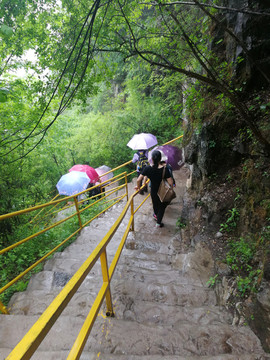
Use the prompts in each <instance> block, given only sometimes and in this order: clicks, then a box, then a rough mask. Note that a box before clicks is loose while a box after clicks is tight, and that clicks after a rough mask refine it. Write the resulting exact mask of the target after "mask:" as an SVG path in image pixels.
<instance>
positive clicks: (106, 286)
mask: <svg viewBox="0 0 270 360" xmlns="http://www.w3.org/2000/svg"><path fill="white" fill-rule="evenodd" d="M181 137H182V135H181V136H179V137H177V138H175V139H173V140H172V141H169V142H167V143H165V144H164V145H166V144H170V143H172V142H174V141H176V140H178V139H180V138H181ZM131 162H132V161H131V160H130V161H128V162H126V163H124V164H122V165H120V166H118V167H117V168H115V169H112V170H110V171H109V172H107V173H110V172H112V171H115V170H117V169H120V168H122V167H124V166H126V165H128V164H130V163H131ZM134 172H135V171H134ZM134 172H132V173H134ZM107 173H106V174H107ZM103 175H105V174H103ZM128 175H130V174H126V173H123V174H120V175H117V176H116V177H114V178H112V179H110V183H111V180H112V181H119V180H120V179H123V178H124V179H125V184H124V185H121V186H118V187H116V188H115V189H116V190H115V189H110V190H109V191H105V192H104V193H103V197H102V199H104V198H106V197H107V196H109V195H111V194H112V193H113V192H114V190H115V191H117V190H119V189H121V188H123V187H126V192H125V193H124V194H123V195H120V196H116V197H115V198H113V199H110V201H112V200H113V201H114V200H116V201H115V202H114V203H113V204H111V205H110V206H108V207H107V208H106V209H105V210H103V211H102V212H101V213H103V212H104V211H106V210H107V209H108V208H110V207H111V206H113V205H114V204H115V203H116V202H118V201H120V200H121V199H123V198H124V197H125V196H127V203H126V205H125V207H124V209H123V211H122V212H121V214H120V216H119V217H118V219H117V221H116V222H115V224H114V225H113V226H112V227H111V229H110V230H109V231H108V233H107V234H106V235H105V237H104V238H103V239H102V241H101V242H100V243H99V244H98V246H97V247H96V248H95V250H94V251H93V252H92V254H91V255H90V256H89V257H88V259H87V260H86V261H85V262H84V263H83V264H82V266H81V267H80V268H79V270H78V271H77V272H76V273H75V274H74V275H73V277H72V278H71V280H70V281H69V282H68V283H67V284H66V286H65V287H64V288H63V290H62V291H61V292H60V293H59V294H58V295H57V297H56V298H55V299H54V300H53V301H52V303H51V304H50V305H49V307H48V308H47V309H46V310H45V312H44V313H43V314H42V316H41V317H40V318H39V319H38V320H37V322H36V323H35V324H34V325H33V326H32V328H31V329H30V330H29V332H28V333H27V334H26V335H25V336H24V338H23V339H22V340H21V341H20V342H19V344H18V345H17V346H16V347H15V348H14V349H13V351H12V352H11V353H10V354H9V356H8V357H7V358H6V360H21V359H25V360H26V359H30V358H31V356H32V355H33V353H34V352H35V350H36V349H37V348H38V346H39V344H40V343H41V342H42V340H43V339H44V337H45V336H46V334H47V333H48V332H49V330H50V329H51V327H52V326H53V324H54V323H55V321H56V320H57V319H58V317H59V316H60V314H61V313H62V311H63V310H64V309H65V307H66V306H67V304H68V303H69V301H70V300H71V298H72V297H73V295H74V294H75V293H76V291H77V290H78V288H79V286H80V285H81V284H82V282H83V281H84V279H85V278H86V276H87V275H88V273H89V272H90V271H91V269H92V267H93V266H94V265H95V263H96V262H97V260H98V259H100V261H101V269H102V277H103V283H102V284H101V288H100V290H99V293H98V295H97V297H96V299H95V301H94V304H93V305H92V307H91V309H90V312H89V314H88V316H87V318H86V320H85V322H84V325H83V327H82V329H81V331H80V333H79V335H78V337H77V339H76V341H75V343H74V345H73V347H72V349H71V351H70V354H69V356H68V358H67V359H68V360H71V359H73V360H74V359H79V357H80V355H81V353H82V351H83V348H84V345H85V343H86V341H87V338H88V336H89V334H90V331H91V329H92V327H93V324H94V321H95V319H96V317H97V314H98V311H99V309H100V307H101V305H102V302H103V300H104V298H106V305H107V313H106V314H107V316H112V315H113V306H112V299H111V292H110V281H111V278H112V276H113V273H114V271H115V268H116V265H117V263H118V260H119V257H120V255H121V252H122V249H123V246H124V243H125V241H126V238H127V235H128V233H129V231H134V214H135V213H136V212H137V211H138V210H139V208H140V207H141V206H142V205H143V204H144V203H145V201H146V200H147V199H148V198H149V196H150V194H149V195H148V196H147V197H146V198H145V199H144V200H143V202H142V203H141V204H140V205H139V206H138V207H137V209H136V210H135V211H134V197H135V196H136V195H137V194H138V192H139V190H138V191H137V192H135V193H133V194H132V195H131V196H130V197H128V190H127V189H128V188H127V176H128ZM121 176H122V178H121ZM116 179H118V180H116ZM106 183H108V180H107V181H104V182H103V183H101V184H99V185H97V186H103V187H105V186H106ZM97 186H95V187H97ZM87 191H89V189H87V190H85V191H83V192H81V193H79V194H76V196H69V197H65V198H64V199H61V200H54V201H52V202H50V203H47V204H43V205H38V206H35V207H32V208H29V209H24V210H21V211H17V212H14V213H11V214H5V215H1V216H0V220H3V219H6V218H10V217H12V216H17V215H20V214H24V213H27V212H30V211H34V210H38V209H43V208H45V207H47V206H51V205H55V204H58V203H60V202H62V201H67V200H69V199H70V200H71V199H73V201H74V203H75V207H76V212H75V214H72V215H70V216H68V217H67V218H66V219H67V220H68V219H70V218H71V217H73V216H76V215H77V216H78V220H79V228H78V229H77V230H76V231H75V232H74V233H73V234H71V235H70V236H69V237H68V238H67V239H65V240H64V241H63V242H62V243H61V244H59V245H58V246H57V247H56V248H54V249H53V250H51V252H50V253H49V254H46V255H45V256H44V257H43V258H41V259H40V260H38V262H36V263H35V264H33V265H32V266H31V267H30V268H32V267H34V266H36V265H37V264H38V263H40V262H41V261H43V260H44V259H45V258H46V257H48V256H49V255H51V254H52V253H53V252H54V251H56V249H58V248H59V247H60V246H62V245H63V243H65V242H67V241H68V240H69V239H71V238H72V237H73V236H74V235H75V234H77V233H78V232H80V230H81V229H82V228H83V227H84V226H86V225H88V224H89V222H91V221H92V220H93V219H94V218H96V217H97V216H99V215H100V214H101V213H100V214H98V215H96V216H95V217H94V218H93V219H90V220H88V221H87V222H86V223H85V224H82V222H81V218H80V214H81V213H82V212H83V211H85V210H86V209H87V208H88V207H89V206H87V207H86V208H84V209H80V208H79V205H80V204H81V203H83V202H84V201H85V199H84V200H81V201H78V200H77V195H80V194H83V193H85V192H87ZM106 193H107V194H106ZM99 201H100V199H99V200H97V201H94V203H93V204H91V205H94V204H96V203H98V202H99ZM129 208H130V209H131V215H130V218H129V221H128V225H127V227H126V230H125V232H124V235H123V237H122V239H121V242H120V244H119V246H118V249H117V251H116V253H115V255H114V258H113V260H112V262H111V265H110V267H109V268H108V263H107V254H106V248H107V245H108V244H109V242H110V240H111V239H112V237H113V235H114V234H115V233H116V231H117V229H118V227H119V225H120V224H121V222H122V220H123V218H124V217H125V215H126V213H127V211H128V209H129ZM66 219H64V220H60V221H59V222H57V223H56V225H55V224H54V225H52V226H51V227H49V228H47V229H45V231H48V229H51V228H52V227H54V226H58V225H59V224H61V223H62V222H64V221H66ZM40 233H41V232H39V233H38V234H40ZM32 236H33V235H32ZM28 240H29V238H27V240H26V239H23V240H21V242H19V243H20V244H21V243H22V242H25V241H28ZM15 246H18V243H17V245H16V244H13V245H11V247H12V248H13V247H15ZM11 247H9V248H11ZM3 250H5V249H3ZM3 250H1V251H2V253H3V252H4V251H3ZM0 254H1V252H0ZM30 268H29V269H30ZM29 269H27V272H28V271H30V270H29ZM19 276H20V277H22V276H23V275H21V274H20V275H19ZM17 280H18V277H17V278H16V281H17ZM12 281H13V283H14V282H15V279H13V280H12ZM7 285H9V284H7ZM7 285H6V286H7ZM6 286H5V287H6ZM3 291H4V290H3V288H2V289H0V293H1V292H3ZM0 310H1V311H2V312H4V313H7V309H6V308H5V307H4V305H3V304H2V303H1V302H0Z"/></svg>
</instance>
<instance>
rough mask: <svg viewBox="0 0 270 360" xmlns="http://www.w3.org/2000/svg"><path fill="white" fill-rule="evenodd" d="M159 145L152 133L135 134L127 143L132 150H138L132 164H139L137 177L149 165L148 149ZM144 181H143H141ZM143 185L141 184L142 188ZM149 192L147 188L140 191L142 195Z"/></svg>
mask: <svg viewBox="0 0 270 360" xmlns="http://www.w3.org/2000/svg"><path fill="white" fill-rule="evenodd" d="M156 144H157V138H156V137H155V135H153V134H150V133H140V134H135V135H134V136H133V137H132V139H131V140H129V142H128V143H127V146H128V147H130V148H131V149H132V150H137V152H136V153H135V154H134V156H133V159H132V162H133V163H137V176H138V177H139V176H140V174H141V173H142V171H143V169H144V167H145V166H147V165H149V161H148V151H147V150H148V149H150V148H151V147H153V146H155V145H156ZM141 181H142V180H141ZM141 185H142V183H140V187H141ZM144 192H147V186H145V187H144V189H142V190H140V194H142V195H143V194H144Z"/></svg>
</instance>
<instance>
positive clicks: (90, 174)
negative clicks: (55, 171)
mask: <svg viewBox="0 0 270 360" xmlns="http://www.w3.org/2000/svg"><path fill="white" fill-rule="evenodd" d="M68 171H69V172H71V171H81V172H84V173H86V174H87V176H88V177H89V179H90V182H91V183H95V182H96V181H97V180H98V179H99V175H98V173H97V172H96V170H95V169H94V168H92V167H91V166H89V165H80V164H78V165H74V166H72V168H70V169H69V170H68Z"/></svg>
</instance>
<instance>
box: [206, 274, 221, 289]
mask: <svg viewBox="0 0 270 360" xmlns="http://www.w3.org/2000/svg"><path fill="white" fill-rule="evenodd" d="M218 276H219V275H218V274H216V275H215V276H211V277H210V278H209V280H208V281H207V282H206V285H208V286H209V287H214V286H215V284H216V283H217V281H218Z"/></svg>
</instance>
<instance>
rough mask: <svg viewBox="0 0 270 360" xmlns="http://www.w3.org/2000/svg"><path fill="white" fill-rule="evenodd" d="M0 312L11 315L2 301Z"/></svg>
mask: <svg viewBox="0 0 270 360" xmlns="http://www.w3.org/2000/svg"><path fill="white" fill-rule="evenodd" d="M0 311H1V313H2V314H6V315H9V312H8V309H7V308H6V307H5V305H4V304H3V303H2V302H1V301H0Z"/></svg>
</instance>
